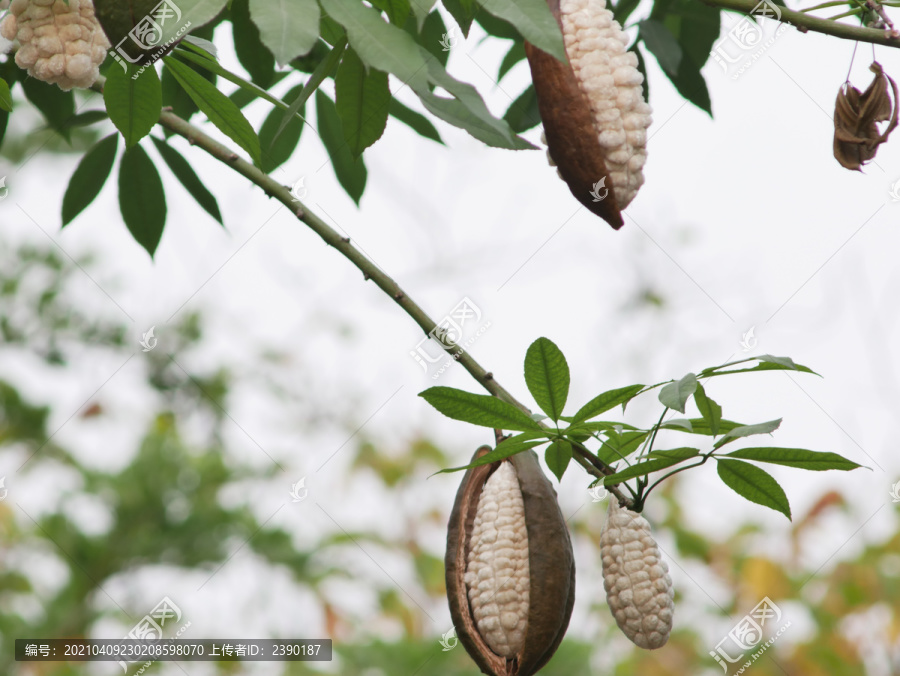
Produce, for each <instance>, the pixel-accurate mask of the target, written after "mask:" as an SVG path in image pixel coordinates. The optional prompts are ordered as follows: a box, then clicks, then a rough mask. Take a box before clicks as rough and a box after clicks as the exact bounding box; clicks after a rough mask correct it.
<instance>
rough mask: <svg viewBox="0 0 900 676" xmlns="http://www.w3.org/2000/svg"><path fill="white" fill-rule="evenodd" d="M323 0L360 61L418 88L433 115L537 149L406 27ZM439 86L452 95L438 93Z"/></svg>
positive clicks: (507, 144)
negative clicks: (450, 70)
mask: <svg viewBox="0 0 900 676" xmlns="http://www.w3.org/2000/svg"><path fill="white" fill-rule="evenodd" d="M321 1H322V7H323V8H324V9H325V11H326V12H327V13H328V14H329V15H330V16H331V17H332V18H333V19H334V20H335V21H337V22H338V23H339V24H341V25H342V26H343V27H344V28H345V29H346V30H347V35H348V36H349V39H350V44H351V45H352V46H353V48H354V49H355V50H356V53H357V54H359V57H360V59H362V61H363V62H364V63H366V64H367V65H369V66H371V67H372V68H376V69H378V70H382V71H385V72H387V73H392V74H393V75H395V76H396V77H398V78H399V79H400V81H401V82H402V83H403V84H405V85H407V86H409V87H410V88H411V89H412V90H413V91H414V92H416V94H417V95H418V96H419V98H420V99H421V101H422V105H424V106H425V108H426V109H427V110H428V111H429V112H431V113H432V114H433V115H436V116H437V117H440V118H441V119H443V120H445V121H447V122H449V123H450V124H452V125H455V126H457V127H460V128H461V129H464V130H466V131H467V132H469V134H471V135H472V136H473V137H475V138H476V139H478V140H479V141H481V142H483V143H486V144H488V145H491V146H494V147H498V148H508V149H511V150H522V149H526V148H534V147H535V146H533V145H532V144H530V143H528V142H527V141H525V140H524V139H522V138H520V137H518V136H516V135H515V134H513V132H512V130H510V128H509V125H508V124H506V122H504V121H502V120H498V119H497V118H495V117H494V116H493V115H492V114H491V112H490V110H488V108H487V106H486V105H485V103H484V100H483V99H482V98H481V95H480V94H479V93H478V91H477V90H476V89H475V88H474V87H472V85H468V84H465V83H463V82H460V81H459V80H456V79H455V78H453V77H452V76H451V75H450V74H449V73H447V71H446V70H445V69H444V67H443V66H442V65H441V63H440V61H438V60H437V59H436V58H434V57H433V56H432V55H431V54H430V53H429V52H428V51H427V50H426V49H424V48H423V47H422V46H420V45H419V44H417V43H416V41H415V40H414V39H413V38H412V36H410V35H409V33H407V32H406V31H405V30H403V29H401V28H398V27H397V26H393V25H391V24H389V23H388V22H386V21H385V20H384V19H383V18H382V16H381V15H380V14H379V12H378V10H376V9H373V8H371V7H367V6H365V5H363V4H362V3H359V2H354V1H346V0H344V1H342V0H321ZM416 7H418V5H416ZM414 9H415V7H414ZM423 66H424V67H423ZM435 85H436V86H438V87H442V88H443V89H445V90H446V91H447V92H449V93H450V95H451V96H453V97H454V98H453V99H446V98H443V97H440V96H437V95H436V94H434V92H433V91H432V89H433V86H435Z"/></svg>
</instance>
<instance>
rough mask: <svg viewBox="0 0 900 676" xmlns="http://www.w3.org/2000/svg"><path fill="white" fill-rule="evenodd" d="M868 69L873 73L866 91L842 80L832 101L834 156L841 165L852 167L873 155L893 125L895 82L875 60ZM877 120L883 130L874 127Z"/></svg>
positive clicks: (895, 107) (857, 166)
mask: <svg viewBox="0 0 900 676" xmlns="http://www.w3.org/2000/svg"><path fill="white" fill-rule="evenodd" d="M869 70H871V71H872V72H873V73H875V77H874V79H873V80H872V82H871V84H870V85H869V86H868V87H867V88H866V91H864V92H862V93H860V91H859V90H858V89H857V88H856V87H854V86H853V85H851V84H850V83H849V82H845V83H844V84H843V85H841V88H840V89H839V90H838V95H837V99H836V101H835V103H834V158H835V159H836V160H837V161H838V162H839V163H840V165H841V166H842V167H844V168H846V169H851V170H856V171H862V166H863V165H865V164H866V163H867V162H870V161H871V160H872V159H874V157H875V153H876V152H878V146H879V145H881V144H882V143H884V142H885V141H887V140H888V136H890V134H891V132H892V131H894V129H895V128H896V127H897V110H898V105H897V84H896V83H895V82H894V81H893V80H892V79H891V77H890V76H889V75H887V74H886V73H885V72H884V70H883V69H882V68H881V64H880V63H878V62H877V61H875V62H873V63H872V65H871V66H869ZM889 92H890V93H889ZM890 94H893V98H891V96H890ZM878 122H888V125H887V127H886V128H885V130H884V133H881V132H879V131H878V125H877V123H878Z"/></svg>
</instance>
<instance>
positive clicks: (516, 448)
mask: <svg viewBox="0 0 900 676" xmlns="http://www.w3.org/2000/svg"><path fill="white" fill-rule="evenodd" d="M521 436H523V435H521V434H517V435H516V436H515V437H510V438H509V439H507V440H505V441H503V442H501V443H499V444H498V445H497V448H495V449H494V450H493V451H491V452H490V453H485V454H484V455H483V456H481V457H480V458H478V460H476V461H475V462H472V463H469V464H468V465H462V466H461V467H448V468H447V469H442V470H440V471H439V472H435V474H449V473H451V472H459V471H460V470H464V469H472V468H473V467H478V466H480V465H490V464H491V463H493V462H497V461H498V460H503V459H504V458H508V457H510V456H512V455H516V454H517V453H522V452H523V451H527V450H530V449H532V448H535V447H536V446H540V445H541V444H546V443H547V439H540V440H538V441H531V440H527V439H519V437H521Z"/></svg>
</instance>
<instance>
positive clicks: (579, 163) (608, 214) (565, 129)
mask: <svg viewBox="0 0 900 676" xmlns="http://www.w3.org/2000/svg"><path fill="white" fill-rule="evenodd" d="M551 9H552V7H551ZM554 14H555V15H556V16H558V15H559V8H558V3H557V8H556V10H555V12H554ZM525 55H526V56H527V57H528V65H529V66H530V67H531V78H532V81H533V82H534V89H535V92H537V98H538V109H539V110H540V112H541V120H542V121H543V123H544V134H545V135H546V137H547V148H548V149H549V153H550V157H552V158H553V161H554V162H555V163H556V166H557V169H559V173H560V176H562V179H563V180H564V181H565V182H566V185H568V186H569V190H570V191H571V193H572V195H573V196H574V197H575V199H577V200H578V201H579V202H581V204H583V205H584V206H585V207H586V208H587V209H588V210H589V211H590V212H591V213H593V214H596V215H597V216H599V217H600V218H602V219H603V220H604V221H606V222H607V223H609V224H610V225H611V226H612V227H613V228H614V229H615V230H618V229H619V228H621V227H622V226H623V225H624V224H625V221H623V220H622V212H621V210H620V209H619V205H618V202H617V201H616V193H615V190H614V189H613V186H612V185H609V184H607V185H606V186H605V187H606V189H608V190H609V194H608V195H607V196H606V198H605V199H603V200H601V201H599V202H597V201H594V199H593V198H592V197H591V191H592V190H593V188H594V184H595V183H596V182H597V181H599V180H601V179H602V178H603V177H605V176H607V175H608V174H609V172H608V170H607V168H606V163H605V162H604V161H603V157H604V150H603V148H602V147H601V146H600V143H599V141H598V140H597V132H596V131H595V130H594V122H593V116H592V113H591V106H590V103H589V102H588V100H587V97H585V95H584V93H583V92H582V91H581V88H580V87H579V86H578V80H577V79H576V78H575V73H574V72H573V71H572V68H571V66H569V64H566V63H562V62H560V61H559V60H558V59H556V58H555V57H553V56H551V55H550V54H547V52H545V51H543V50H540V49H538V48H537V47H535V46H534V45H532V44H530V43H528V42H525Z"/></svg>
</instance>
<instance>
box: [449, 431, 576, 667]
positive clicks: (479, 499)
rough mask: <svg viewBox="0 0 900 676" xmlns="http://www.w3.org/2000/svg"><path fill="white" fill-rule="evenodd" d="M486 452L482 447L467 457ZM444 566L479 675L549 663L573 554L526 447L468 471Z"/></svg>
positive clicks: (565, 607)
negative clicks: (480, 673)
mask: <svg viewBox="0 0 900 676" xmlns="http://www.w3.org/2000/svg"><path fill="white" fill-rule="evenodd" d="M490 450H491V449H490V448H489V447H488V446H482V447H480V448H479V449H478V450H477V451H475V455H474V456H473V458H472V459H473V461H474V460H477V459H478V458H480V457H481V456H482V455H484V454H485V453H487V452H489V451H490ZM445 566H446V579H447V598H448V600H449V602H450V615H451V616H452V617H453V624H454V626H455V627H456V633H457V636H458V637H459V640H460V642H461V643H462V644H463V646H465V648H466V651H467V652H468V653H469V655H470V656H471V657H472V659H473V660H474V661H475V663H476V664H477V665H478V666H479V667H480V668H481V670H482V672H483V673H485V674H491V675H492V676H531V675H532V674H534V673H536V672H537V671H538V669H540V668H541V667H543V666H544V664H546V663H547V661H548V660H549V659H550V658H551V657H552V656H553V653H555V652H556V649H557V647H559V643H560V641H562V638H563V635H564V634H565V633H566V628H567V627H568V625H569V617H570V616H571V615H572V605H573V603H574V602H575V560H574V557H573V555H572V542H571V540H570V539H569V531H568V529H567V528H566V523H565V519H563V516H562V512H560V510H559V505H558V504H557V502H556V491H554V490H553V486H552V485H551V484H550V481H549V480H548V479H547V477H546V476H545V475H544V473H543V471H542V470H541V468H540V465H539V464H538V459H537V455H535V453H534V452H533V451H530V450H529V451H524V452H522V453H518V454H516V455H514V456H512V457H511V458H509V459H507V460H501V461H499V462H496V463H493V464H490V465H481V466H479V467H474V468H472V469H470V470H468V471H467V472H466V475H465V476H464V477H463V480H462V483H461V484H460V487H459V491H458V492H457V494H456V501H455V502H454V504H453V511H452V512H451V514H450V523H449V525H448V529H447V555H446V559H445Z"/></svg>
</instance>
